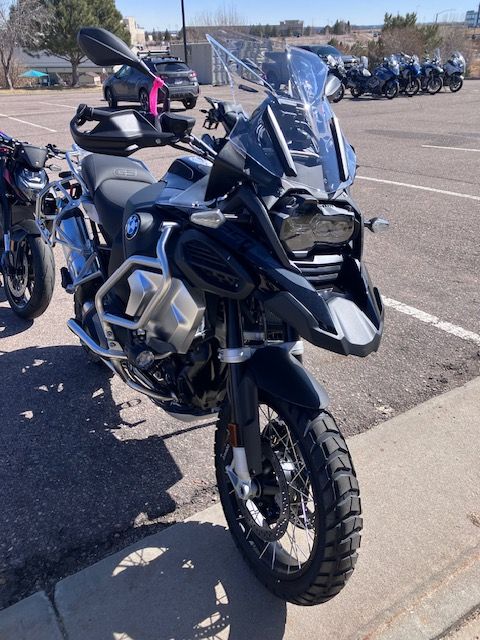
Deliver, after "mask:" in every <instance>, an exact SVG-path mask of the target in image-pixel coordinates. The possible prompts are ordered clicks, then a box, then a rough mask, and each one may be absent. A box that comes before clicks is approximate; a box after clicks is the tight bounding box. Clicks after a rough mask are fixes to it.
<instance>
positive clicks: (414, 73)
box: [395, 53, 421, 98]
mask: <svg viewBox="0 0 480 640" xmlns="http://www.w3.org/2000/svg"><path fill="white" fill-rule="evenodd" d="M395 57H396V59H397V60H398V64H399V66H400V75H399V76H398V82H399V85H400V91H401V92H402V93H405V95H407V96H409V97H410V98H411V97H413V96H415V95H417V93H418V92H419V91H420V89H421V83H420V73H421V66H420V60H419V59H418V56H415V55H414V56H409V55H407V54H406V53H400V54H397V55H396V56H395Z"/></svg>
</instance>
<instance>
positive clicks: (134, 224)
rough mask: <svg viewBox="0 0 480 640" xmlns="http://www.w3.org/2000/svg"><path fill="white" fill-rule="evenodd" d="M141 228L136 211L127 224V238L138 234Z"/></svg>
mask: <svg viewBox="0 0 480 640" xmlns="http://www.w3.org/2000/svg"><path fill="white" fill-rule="evenodd" d="M139 229H140V218H139V217H138V215H137V214H136V213H134V214H132V215H131V216H130V217H129V218H128V220H127V222H126V224H125V237H126V238H127V240H131V239H132V238H134V237H135V236H136V235H137V232H138V230H139Z"/></svg>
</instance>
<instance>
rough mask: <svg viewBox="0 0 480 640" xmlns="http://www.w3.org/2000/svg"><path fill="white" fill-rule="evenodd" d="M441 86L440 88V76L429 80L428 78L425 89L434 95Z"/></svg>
mask: <svg viewBox="0 0 480 640" xmlns="http://www.w3.org/2000/svg"><path fill="white" fill-rule="evenodd" d="M441 88H442V80H441V78H432V79H431V80H429V83H428V86H427V89H428V91H429V92H430V93H431V94H432V95H434V94H435V93H438V92H439V91H440V89H441Z"/></svg>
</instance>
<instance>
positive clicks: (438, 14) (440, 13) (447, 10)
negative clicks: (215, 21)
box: [182, 0, 455, 24]
mask: <svg viewBox="0 0 480 640" xmlns="http://www.w3.org/2000/svg"><path fill="white" fill-rule="evenodd" d="M182 1H183V0H182ZM449 11H455V9H443V11H439V12H438V13H436V14H435V24H437V21H438V16H441V15H442V13H448V12H449Z"/></svg>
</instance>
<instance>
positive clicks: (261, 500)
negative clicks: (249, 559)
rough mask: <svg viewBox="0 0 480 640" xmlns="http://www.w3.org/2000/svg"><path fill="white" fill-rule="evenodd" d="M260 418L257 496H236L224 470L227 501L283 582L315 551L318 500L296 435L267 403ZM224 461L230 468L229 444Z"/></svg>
mask: <svg viewBox="0 0 480 640" xmlns="http://www.w3.org/2000/svg"><path fill="white" fill-rule="evenodd" d="M259 415H260V424H261V427H262V458H263V472H262V474H261V475H260V476H257V477H256V479H255V480H256V482H257V487H258V495H257V496H256V497H254V498H251V499H249V500H247V501H243V500H241V499H240V498H238V496H237V494H236V492H235V490H234V488H233V486H232V485H231V483H230V481H229V480H228V476H227V475H226V472H225V478H226V479H227V483H228V489H229V500H230V503H231V506H232V507H233V508H234V510H235V511H236V514H237V518H236V519H237V523H238V527H239V529H240V530H241V532H242V534H243V537H244V539H245V541H246V542H248V544H249V546H250V550H251V552H252V553H253V554H254V555H255V556H256V559H257V561H259V562H261V563H263V564H264V565H265V568H266V569H268V570H269V571H271V572H273V573H276V574H278V575H279V577H281V578H282V579H285V578H289V577H292V578H296V577H298V576H299V574H301V573H303V571H304V570H305V569H306V567H307V566H308V565H309V562H310V560H311V558H312V557H313V555H314V553H315V549H316V547H317V538H318V529H319V527H318V521H319V515H318V512H317V509H316V506H315V505H316V504H317V501H316V500H315V496H314V488H313V486H312V483H311V480H310V472H309V471H308V469H307V465H306V463H305V460H304V457H303V455H302V452H301V449H300V446H299V442H298V440H297V438H296V437H295V434H294V432H293V431H292V430H291V429H290V428H289V427H288V425H287V423H286V422H285V421H284V420H283V419H282V418H281V416H279V414H278V413H277V411H276V410H275V409H274V408H273V407H271V406H269V405H266V404H261V405H260V407H259ZM222 458H223V460H224V463H225V465H227V464H230V462H231V458H232V451H231V447H230V444H229V443H228V442H227V443H226V444H225V446H224V449H223V454H222Z"/></svg>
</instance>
